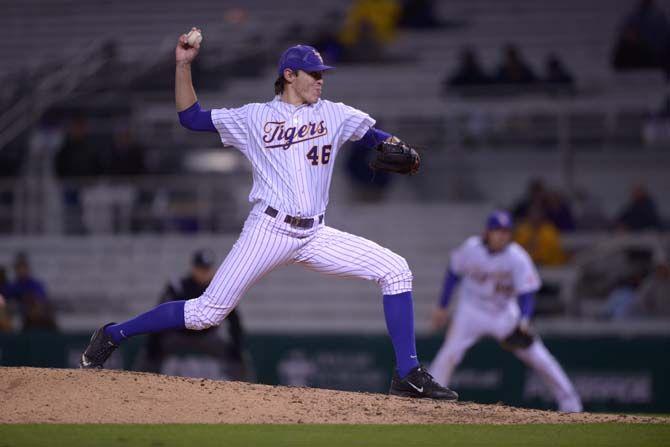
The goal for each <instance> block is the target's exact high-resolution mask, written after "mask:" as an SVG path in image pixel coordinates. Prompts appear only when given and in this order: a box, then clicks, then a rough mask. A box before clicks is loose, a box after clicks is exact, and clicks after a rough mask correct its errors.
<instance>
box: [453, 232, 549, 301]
mask: <svg viewBox="0 0 670 447" xmlns="http://www.w3.org/2000/svg"><path fill="white" fill-rule="evenodd" d="M450 266H451V270H452V271H453V272H454V273H455V274H456V275H458V276H460V277H461V278H462V280H461V281H462V283H461V297H462V298H461V299H466V300H470V299H476V300H478V301H479V302H481V303H482V304H483V305H484V306H486V307H492V308H499V309H502V308H505V307H506V306H507V305H508V303H510V302H513V303H514V305H515V306H516V297H517V296H519V295H521V294H523V293H529V292H536V291H537V290H538V289H539V288H540V285H541V281H540V276H539V275H538V273H537V270H536V269H535V266H534V265H533V261H532V260H531V259H530V256H528V253H526V251H525V250H524V249H523V248H522V247H521V246H520V245H519V244H517V243H516V242H511V243H510V244H508V245H507V247H505V248H504V249H503V250H502V251H500V252H498V253H491V252H490V251H489V250H488V248H487V247H486V245H485V244H484V242H483V241H482V238H481V237H479V236H473V237H470V238H468V239H467V240H466V241H465V242H464V243H463V244H462V245H461V246H460V247H458V248H457V249H456V250H454V252H453V253H452V254H451V265H450Z"/></svg>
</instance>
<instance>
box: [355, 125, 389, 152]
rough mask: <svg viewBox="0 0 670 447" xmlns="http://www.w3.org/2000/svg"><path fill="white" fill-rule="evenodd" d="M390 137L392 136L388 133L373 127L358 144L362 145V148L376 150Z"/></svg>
mask: <svg viewBox="0 0 670 447" xmlns="http://www.w3.org/2000/svg"><path fill="white" fill-rule="evenodd" d="M390 136H391V134H389V133H386V132H384V131H383V130H379V129H375V128H374V127H371V128H370V129H369V130H368V131H367V132H365V135H363V138H361V139H360V140H358V141H357V143H360V144H361V145H362V146H364V147H366V148H368V149H374V148H375V147H377V145H378V144H379V143H381V142H382V141H384V140H386V139H387V138H389V137H390Z"/></svg>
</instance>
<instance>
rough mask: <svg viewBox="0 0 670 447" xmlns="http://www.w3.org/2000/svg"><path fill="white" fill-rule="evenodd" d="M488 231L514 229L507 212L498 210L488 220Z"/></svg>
mask: <svg viewBox="0 0 670 447" xmlns="http://www.w3.org/2000/svg"><path fill="white" fill-rule="evenodd" d="M486 229H487V230H501V229H504V230H510V229H512V217H511V216H510V215H509V213H508V212H507V211H501V210H497V211H494V212H492V213H491V214H490V215H489V218H488V219H487V220H486Z"/></svg>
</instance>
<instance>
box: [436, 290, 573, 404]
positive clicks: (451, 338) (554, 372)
mask: <svg viewBox="0 0 670 447" xmlns="http://www.w3.org/2000/svg"><path fill="white" fill-rule="evenodd" d="M457 304H458V305H457V308H456V311H455V312H454V315H453V317H452V320H451V324H450V326H449V329H448V331H447V336H446V338H445V340H444V343H443V344H442V347H441V348H440V350H439V351H438V353H437V355H436V356H435V359H434V360H433V362H432V364H431V366H430V369H429V372H430V373H431V374H432V375H433V377H434V378H435V380H436V381H437V382H438V383H439V384H440V385H443V386H448V385H449V381H450V380H451V376H452V374H453V372H454V369H455V368H456V366H457V365H458V364H459V363H460V362H461V360H462V359H463V355H464V354H465V352H466V351H467V350H468V349H470V347H471V346H472V345H473V344H475V343H476V342H477V341H478V340H479V339H480V338H482V337H485V336H491V337H493V338H495V339H496V340H498V341H500V340H502V339H504V338H505V337H507V336H508V335H509V334H510V333H511V332H512V331H513V330H514V329H515V328H516V325H517V324H518V321H519V310H518V306H517V305H516V303H513V304H512V305H510V306H508V307H506V308H505V309H504V310H502V311H500V310H499V309H495V310H494V309H489V308H486V307H483V306H481V304H482V303H478V302H476V301H475V300H471V299H469V297H467V296H466V297H461V299H460V300H459V303H457ZM514 355H516V356H517V357H518V358H519V359H520V360H521V361H523V362H524V363H525V364H526V365H528V366H529V367H531V368H533V369H534V370H535V371H536V372H537V373H538V375H539V376H540V378H541V379H542V380H543V382H544V383H545V384H546V385H547V387H548V388H549V390H550V391H551V393H552V394H553V396H554V398H555V399H556V402H557V403H558V410H559V411H563V412H569V413H574V412H580V411H582V403H581V400H580V398H579V395H578V394H577V392H576V391H575V389H574V387H573V385H572V383H571V382H570V379H568V376H567V375H566V374H565V372H564V371H563V368H561V365H559V364H558V362H557V361H556V359H555V358H554V356H552V355H551V353H550V352H549V351H548V350H547V348H546V347H545V345H544V343H542V340H540V338H539V337H537V338H536V339H535V341H534V342H533V344H531V345H530V346H529V347H528V348H526V349H516V350H514Z"/></svg>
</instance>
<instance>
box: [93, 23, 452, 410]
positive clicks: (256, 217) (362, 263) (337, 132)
mask: <svg viewBox="0 0 670 447" xmlns="http://www.w3.org/2000/svg"><path fill="white" fill-rule="evenodd" d="M192 32H199V30H197V29H194V30H193V31H192ZM189 42H191V40H189V36H187V35H182V36H180V38H179V41H178V44H177V47H176V50H175V56H176V86H175V97H176V106H177V111H178V114H179V121H180V123H181V124H182V125H183V126H184V127H186V128H188V129H191V130H195V131H209V132H217V133H218V134H219V136H220V138H221V142H222V143H223V144H224V145H225V146H233V147H235V148H236V149H237V150H239V151H240V152H241V153H242V154H243V155H244V156H245V157H246V158H247V159H248V160H249V163H250V164H251V167H252V171H253V187H252V189H251V193H250V195H249V201H250V202H251V203H252V204H253V206H252V209H251V212H250V214H249V217H248V218H247V220H246V222H245V224H244V227H243V229H242V233H241V235H240V237H239V239H238V240H237V242H236V243H235V244H234V245H233V247H232V249H231V251H230V252H229V254H228V256H227V257H226V258H225V260H224V261H223V263H222V264H221V265H220V267H219V268H218V271H217V272H216V275H215V276H214V279H213V280H212V282H211V284H210V285H209V287H208V288H207V289H206V290H205V292H204V293H203V294H202V295H201V296H200V297H198V298H197V299H193V300H188V301H175V302H170V303H165V304H162V305H160V306H158V307H156V308H154V309H152V310H150V311H149V312H147V313H144V314H142V315H139V316H138V317H136V318H134V319H132V320H129V321H126V322H124V323H121V324H115V323H110V324H107V325H105V326H103V327H101V328H99V329H98V330H97V331H96V332H95V333H94V334H93V337H92V338H91V342H90V344H89V346H88V347H87V348H86V350H85V352H84V353H83V354H82V357H81V362H80V364H81V366H82V368H101V367H102V366H103V364H104V362H105V360H106V359H107V358H108V357H109V355H110V354H111V353H112V352H113V351H114V349H116V348H117V347H118V346H119V344H120V343H121V342H123V340H125V339H127V338H129V337H132V336H135V335H138V334H146V333H153V332H158V331H163V330H166V329H175V328H186V329H191V330H196V331H197V330H203V329H206V328H209V327H212V326H216V325H218V324H220V323H221V322H222V321H223V320H224V319H225V318H226V316H227V315H228V314H229V313H230V312H231V311H232V310H233V309H234V308H235V306H237V304H238V303H239V301H240V299H241V298H242V297H243V296H244V294H245V292H246V291H247V290H248V289H249V288H250V287H251V286H252V285H253V284H255V283H256V282H257V281H259V280H260V279H261V278H262V277H263V276H264V275H265V274H267V273H268V272H270V271H272V270H274V269H275V268H277V267H280V266H283V265H287V264H290V263H295V264H300V265H302V266H303V267H305V268H307V269H310V270H314V271H317V272H320V273H323V274H326V275H335V276H339V277H342V278H362V279H367V280H370V281H374V282H375V283H377V284H378V285H379V288H380V289H381V293H382V294H383V306H384V315H385V319H386V324H387V328H388V332H389V335H390V338H391V342H392V344H393V348H394V351H395V355H396V364H397V367H396V369H395V372H394V374H393V378H392V381H391V388H390V391H389V393H390V394H394V395H400V396H408V397H418V398H433V399H456V398H457V397H458V396H457V394H456V393H455V392H453V391H451V390H449V389H448V388H445V387H442V386H440V385H438V384H437V383H436V382H435V381H434V380H433V378H432V377H431V376H430V374H429V373H428V372H427V371H426V370H425V369H424V368H423V367H422V366H421V365H420V364H419V361H418V359H417V354H416V347H415V339H414V316H413V302H412V272H411V271H410V269H409V266H408V265H407V262H406V261H405V259H404V258H402V257H401V256H399V255H397V254H396V253H393V252H392V251H390V250H388V249H386V248H384V247H381V246H379V245H377V244H376V243H374V242H372V241H369V240H367V239H364V238H362V237H359V236H355V235H352V234H348V233H345V232H343V231H339V230H336V229H335V228H332V227H329V226H327V225H326V207H327V205H328V194H329V188H330V181H331V178H332V173H333V167H334V166H335V158H336V157H337V155H338V153H339V151H340V148H341V147H342V145H344V144H345V143H346V142H347V141H358V140H360V141H361V143H362V144H363V145H365V146H367V147H369V148H375V149H377V158H376V160H375V161H373V162H372V167H373V168H375V169H382V170H386V171H390V172H396V173H403V174H413V173H415V172H416V171H417V170H418V168H419V156H418V154H417V153H416V151H415V150H414V149H412V148H411V147H409V146H408V145H407V144H405V143H403V142H401V141H400V140H399V139H397V138H395V137H392V136H391V135H390V134H388V133H386V132H384V131H382V130H379V129H376V128H375V127H374V124H375V120H374V119H372V118H371V117H370V116H369V115H367V114H366V113H364V112H361V111H360V110H357V109H355V108H353V107H349V106H347V105H345V104H342V103H335V102H330V101H327V100H324V99H321V94H322V89H323V85H324V73H325V72H326V71H328V70H330V69H332V68H333V67H330V66H327V65H324V62H323V60H322V58H321V56H320V55H319V53H318V52H317V51H316V50H315V49H314V48H312V47H310V46H307V45H297V46H294V47H291V48H289V49H287V50H286V51H285V52H284V53H283V54H282V56H281V58H280V59H279V64H278V69H277V80H276V82H275V85H274V90H275V95H276V96H275V97H274V98H273V99H272V100H270V101H268V102H264V103H253V104H246V105H243V106H242V107H238V108H219V109H212V110H202V109H201V107H200V104H199V103H198V101H197V97H196V94H195V90H194V87H193V84H192V81H191V63H192V62H193V60H194V59H195V57H196V56H197V54H198V51H199V49H200V42H199V40H195V41H193V43H191V44H189Z"/></svg>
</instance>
